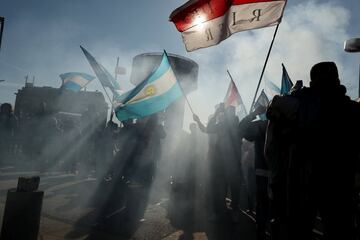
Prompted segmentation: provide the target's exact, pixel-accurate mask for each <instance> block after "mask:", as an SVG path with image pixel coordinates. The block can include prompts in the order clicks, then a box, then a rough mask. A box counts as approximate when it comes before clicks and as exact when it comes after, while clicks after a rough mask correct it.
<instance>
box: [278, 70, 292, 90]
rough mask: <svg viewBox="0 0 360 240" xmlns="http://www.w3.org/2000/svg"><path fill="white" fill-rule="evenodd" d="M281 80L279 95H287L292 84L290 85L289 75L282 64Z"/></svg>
mask: <svg viewBox="0 0 360 240" xmlns="http://www.w3.org/2000/svg"><path fill="white" fill-rule="evenodd" d="M282 68H283V69H282V70H283V72H282V79H281V90H280V94H281V95H283V94H288V93H289V92H290V90H291V88H292V86H294V84H293V83H292V81H291V79H290V77H289V74H288V73H287V71H286V68H285V66H284V64H282Z"/></svg>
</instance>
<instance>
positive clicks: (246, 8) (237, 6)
mask: <svg viewBox="0 0 360 240" xmlns="http://www.w3.org/2000/svg"><path fill="white" fill-rule="evenodd" d="M285 5H286V0H190V1H188V2H186V3H185V4H184V5H182V6H180V7H179V8H177V9H175V10H174V11H173V12H172V13H171V15H170V21H171V22H173V23H174V24H175V26H176V28H177V30H178V31H179V32H181V35H182V38H183V41H184V43H185V47H186V50H187V51H188V52H191V51H194V50H196V49H199V48H206V47H210V46H213V45H217V44H219V43H220V42H221V41H223V40H225V39H227V38H228V37H230V36H231V35H232V34H233V33H236V32H241V31H246V30H251V29H257V28H263V27H270V26H274V25H277V24H279V23H280V22H281V18H282V16H283V13H284V9H285Z"/></svg>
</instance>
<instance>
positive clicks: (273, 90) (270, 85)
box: [266, 81, 280, 96]
mask: <svg viewBox="0 0 360 240" xmlns="http://www.w3.org/2000/svg"><path fill="white" fill-rule="evenodd" d="M266 86H267V90H268V91H267V92H268V93H270V95H271V96H275V95H279V94H280V88H279V87H278V86H276V85H275V83H273V82H272V81H266Z"/></svg>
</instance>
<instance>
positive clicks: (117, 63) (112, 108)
mask: <svg viewBox="0 0 360 240" xmlns="http://www.w3.org/2000/svg"><path fill="white" fill-rule="evenodd" d="M118 67H119V57H117V60H116V67H115V81H117V76H118V74H117V69H118ZM112 102H114V94H113V97H112ZM113 117H114V105H113V104H111V113H110V121H112V119H113Z"/></svg>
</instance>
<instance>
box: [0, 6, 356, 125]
mask: <svg viewBox="0 0 360 240" xmlns="http://www.w3.org/2000/svg"><path fill="white" fill-rule="evenodd" d="M184 2H185V1H182V0H143V1H139V0H62V1H59V0H31V1H29V0H0V16H4V17H5V20H6V23H5V30H4V36H3V42H2V48H1V52H0V79H5V80H6V82H5V83H0V102H5V101H7V102H12V103H13V102H14V100H15V95H14V92H15V91H16V90H17V89H18V88H20V87H21V86H22V85H23V83H24V76H25V75H27V74H29V75H31V76H33V75H35V77H36V82H35V84H36V85H38V86H43V85H47V86H54V87H59V86H60V79H59V77H58V75H59V74H61V73H64V72H69V71H82V72H87V73H90V74H93V72H92V70H91V68H90V66H89V64H88V63H87V61H86V59H85V58H84V56H83V54H82V52H81V50H80V48H79V45H80V44H81V45H83V46H84V47H86V48H87V49H88V50H89V51H90V52H91V53H92V54H93V55H95V57H96V58H97V59H98V60H99V61H100V62H101V63H103V65H105V66H106V67H107V68H108V70H110V71H113V68H114V66H115V63H116V57H118V56H119V57H120V64H121V65H122V66H124V67H126V68H127V72H128V74H127V75H125V76H122V77H121V78H120V84H122V85H124V86H125V89H130V88H131V85H130V84H129V83H128V81H129V77H130V76H129V73H130V72H131V63H132V57H133V56H135V55H137V54H139V53H143V52H153V51H162V49H166V50H167V51H168V52H170V53H176V54H180V55H183V56H186V57H189V58H192V59H194V60H195V61H196V62H197V63H198V64H199V66H200V73H199V88H198V91H197V92H195V93H193V94H191V95H190V96H189V99H190V102H191V103H192V105H193V108H194V110H195V111H196V112H198V113H199V115H200V117H201V118H202V119H203V120H206V119H207V116H208V115H209V114H211V112H212V111H213V107H214V105H215V104H216V103H218V102H220V101H222V100H223V97H224V95H225V93H226V89H227V86H228V83H229V79H228V77H227V76H226V69H227V68H229V69H230V71H231V72H232V73H233V77H234V79H235V81H236V84H237V85H238V88H239V91H240V93H241V95H242V97H243V98H244V101H245V103H246V105H247V107H249V105H250V102H251V100H252V97H253V94H254V92H255V87H256V83H257V81H258V78H259V75H260V70H261V67H262V64H263V62H264V59H265V56H266V52H267V49H268V46H269V44H270V41H271V36H272V34H273V31H274V28H273V27H272V28H265V29H259V30H254V31H248V32H242V33H237V34H235V35H233V36H232V37H230V38H229V39H227V40H225V41H224V42H222V43H220V45H217V46H214V47H210V48H206V49H201V50H198V51H194V52H191V53H187V52H186V51H185V47H184V45H183V43H182V39H181V35H180V33H178V32H177V30H176V29H175V27H174V26H173V24H172V23H170V22H169V21H168V17H169V14H170V13H171V11H172V10H174V9H175V8H176V7H178V6H180V5H181V4H183V3H184ZM359 10H360V1H359V0H346V1H344V0H333V1H325V0H321V1H320V0H319V1H314V0H289V1H288V5H287V7H286V10H285V15H284V19H283V23H282V24H281V25H280V28H279V33H278V36H277V40H276V42H275V44H274V49H273V52H272V55H271V57H270V60H269V65H268V68H267V70H266V74H265V80H266V81H269V80H272V81H273V82H274V83H275V84H278V85H279V84H280V80H281V63H284V64H285V65H286V67H287V69H288V72H289V74H290V77H291V78H292V79H293V80H296V79H303V80H304V81H305V82H308V78H309V77H308V75H309V74H308V72H309V70H310V67H311V66H312V65H313V64H314V63H316V62H318V61H323V60H331V61H336V63H337V64H338V67H339V72H340V75H341V79H342V80H343V82H344V83H345V85H346V86H347V87H348V92H349V95H350V96H352V97H353V98H354V97H357V87H358V70H359V63H360V61H359V60H360V54H349V53H345V52H344V51H343V42H344V40H346V39H348V38H350V37H356V36H357V37H360V26H359V23H360V14H358V12H359ZM263 87H265V89H266V85H265V84H264V86H263ZM89 88H90V89H99V90H101V88H100V85H99V84H98V83H97V82H96V81H94V82H93V83H91V85H89ZM188 121H190V116H189V115H188V116H187V122H188Z"/></svg>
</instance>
